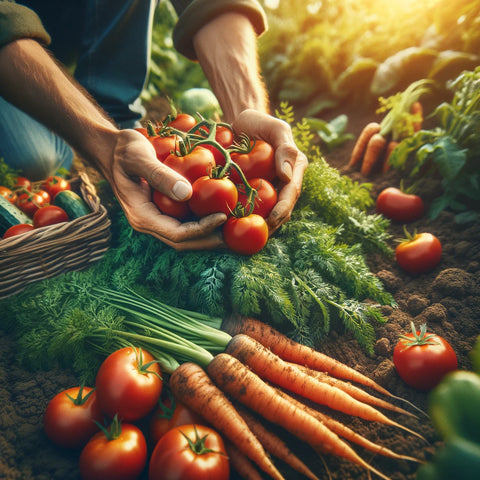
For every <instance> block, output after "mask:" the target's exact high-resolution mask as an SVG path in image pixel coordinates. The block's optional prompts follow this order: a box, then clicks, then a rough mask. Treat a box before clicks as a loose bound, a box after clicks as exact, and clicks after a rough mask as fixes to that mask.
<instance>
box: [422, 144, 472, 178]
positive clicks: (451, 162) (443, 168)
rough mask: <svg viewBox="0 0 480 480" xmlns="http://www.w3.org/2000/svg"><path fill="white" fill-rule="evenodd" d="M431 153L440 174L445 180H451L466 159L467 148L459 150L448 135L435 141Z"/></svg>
mask: <svg viewBox="0 0 480 480" xmlns="http://www.w3.org/2000/svg"><path fill="white" fill-rule="evenodd" d="M431 153H433V161H434V162H435V164H436V165H437V167H438V170H439V172H440V174H441V175H442V177H443V178H446V179H447V180H453V179H454V178H455V177H456V176H457V175H458V174H459V173H460V171H461V170H462V168H463V167H464V166H465V164H466V161H467V150H466V149H463V150H461V149H460V148H459V146H458V145H457V143H456V142H454V141H453V140H452V139H451V138H450V137H443V138H440V139H439V140H438V141H437V142H435V144H434V145H433V152H431Z"/></svg>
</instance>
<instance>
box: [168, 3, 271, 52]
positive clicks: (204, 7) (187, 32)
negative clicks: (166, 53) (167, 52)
mask: <svg viewBox="0 0 480 480" xmlns="http://www.w3.org/2000/svg"><path fill="white" fill-rule="evenodd" d="M172 5H173V6H174V7H175V10H176V11H177V14H178V16H179V18H178V22H177V25H176V26H175V28H174V30H173V43H174V46H175V48H176V49H177V50H178V51H179V52H180V53H181V54H183V55H185V56H186V57H187V58H190V59H191V60H196V55H195V50H194V48H193V36H194V35H195V33H196V32H197V31H198V30H199V29H200V28H201V27H202V26H203V25H205V24H206V23H207V22H209V21H210V20H211V19H213V18H215V17H216V16H217V15H220V14H222V13H225V12H240V13H243V14H244V15H246V16H247V17H248V18H249V19H250V21H251V22H252V25H253V28H254V29H255V31H256V32H257V35H260V34H261V33H263V32H264V31H265V30H266V29H267V19H266V15H265V12H264V10H263V8H262V6H261V5H260V3H259V2H258V1H257V0H215V1H212V0H194V1H188V0H172Z"/></svg>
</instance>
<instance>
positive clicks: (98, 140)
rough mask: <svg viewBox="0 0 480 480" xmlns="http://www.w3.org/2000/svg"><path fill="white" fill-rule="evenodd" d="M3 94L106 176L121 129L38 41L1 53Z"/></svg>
mask: <svg viewBox="0 0 480 480" xmlns="http://www.w3.org/2000/svg"><path fill="white" fill-rule="evenodd" d="M0 94H1V95H2V96H3V97H4V98H5V99H6V100H7V101H9V102H10V103H12V104H14V105H15V106H17V107H18V108H20V109H21V110H23V111H25V112H26V113H28V114H29V115H31V116H32V117H34V118H36V119H37V120H38V121H39V122H41V123H42V124H44V125H45V126H46V127H48V128H50V129H51V130H52V131H54V132H55V133H57V134H58V135H59V136H61V137H62V138H64V139H65V140H66V141H67V142H68V143H69V144H70V145H71V146H72V147H73V148H74V149H75V150H77V151H78V152H79V153H80V154H81V155H83V156H84V157H85V158H86V159H87V160H89V161H91V162H92V163H94V164H95V165H96V166H97V167H98V168H99V169H100V170H101V171H102V172H103V173H104V174H105V173H106V170H107V165H105V162H108V161H110V158H111V153H112V151H113V148H114V145H115V141H116V136H115V134H116V132H117V129H116V127H115V126H114V125H113V123H112V122H111V121H110V120H109V119H108V118H107V117H106V115H105V114H104V113H103V112H102V111H101V110H100V109H99V108H97V107H96V105H95V104H94V102H93V101H92V100H91V99H90V98H89V97H88V95H87V93H86V92H85V91H83V89H82V88H81V87H80V86H78V85H77V84H75V82H74V81H73V79H70V78H69V77H68V75H67V74H65V73H64V72H63V70H62V69H61V68H60V67H59V66H58V65H57V64H56V62H55V61H54V60H53V59H52V58H51V57H50V55H49V53H48V52H47V51H46V50H45V49H44V48H43V47H42V46H41V45H40V44H39V43H38V42H37V41H35V40H32V39H20V40H17V41H14V42H11V43H9V44H7V45H5V46H4V47H2V48H1V49H0ZM109 150H110V151H109Z"/></svg>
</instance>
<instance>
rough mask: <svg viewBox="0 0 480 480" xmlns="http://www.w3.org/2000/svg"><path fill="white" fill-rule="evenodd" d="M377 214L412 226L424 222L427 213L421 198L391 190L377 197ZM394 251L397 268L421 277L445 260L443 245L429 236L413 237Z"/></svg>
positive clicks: (429, 234)
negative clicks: (411, 223) (414, 222)
mask: <svg viewBox="0 0 480 480" xmlns="http://www.w3.org/2000/svg"><path fill="white" fill-rule="evenodd" d="M376 209H377V212H379V213H381V214H382V215H384V216H385V217H387V218H389V219H390V220H393V221H394V222H397V223H410V222H413V221H415V220H418V219H419V218H421V217H422V216H423V214H424V212H425V207H424V204H423V200H422V198H421V197H420V196H418V195H415V194H413V193H408V192H405V191H404V190H402V189H401V188H394V187H388V188H386V189H385V190H383V191H382V192H380V194H379V195H378V197H377V200H376ZM404 231H405V235H406V238H405V239H404V240H403V241H401V242H400V243H399V244H398V246H397V248H396V249H395V258H396V260H397V263H398V265H399V266H400V267H401V268H402V269H403V270H405V271H406V272H408V273H412V274H421V273H426V272H428V271H430V270H433V269H434V268H435V267H436V266H437V265H438V264H439V262H440V260H441V257H442V244H441V242H440V240H439V239H438V238H437V237H436V236H435V235H433V234H431V233H428V232H423V233H414V234H410V233H409V232H408V231H407V229H406V228H405V229H404Z"/></svg>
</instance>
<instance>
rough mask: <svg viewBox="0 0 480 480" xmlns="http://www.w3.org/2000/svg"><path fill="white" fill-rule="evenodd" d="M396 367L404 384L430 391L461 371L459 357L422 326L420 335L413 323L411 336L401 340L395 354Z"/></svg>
mask: <svg viewBox="0 0 480 480" xmlns="http://www.w3.org/2000/svg"><path fill="white" fill-rule="evenodd" d="M393 363H394V365H395V368H396V370H397V372H398V374H399V375H400V377H401V378H402V380H403V381H404V382H405V383H406V384H407V385H409V386H410V387H413V388H415V389H417V390H422V391H428V390H431V389H432V388H434V387H435V386H436V385H438V384H439V383H440V381H441V379H442V378H443V377H444V376H445V374H447V373H448V372H451V371H453V370H456V369H457V367H458V362H457V355H456V354H455V351H454V350H453V348H452V346H451V345H450V344H449V343H448V342H447V341H446V340H445V339H444V338H442V337H440V336H438V335H435V334H433V333H428V332H427V325H426V324H423V325H422V326H421V327H420V331H418V330H416V329H415V325H414V324H413V322H412V333H407V334H406V335H402V336H401V337H400V340H399V342H398V343H397V345H396V346H395V349H394V350H393Z"/></svg>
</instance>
